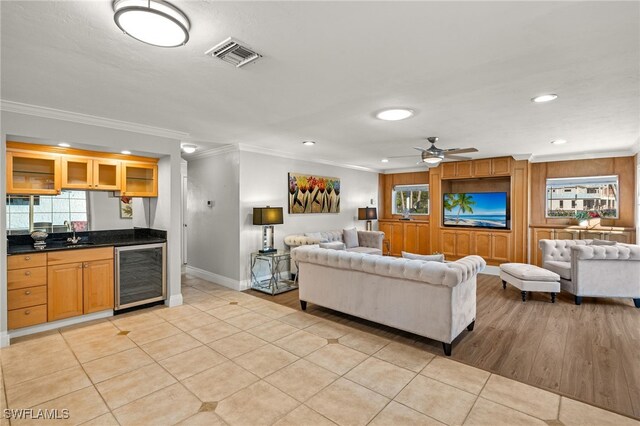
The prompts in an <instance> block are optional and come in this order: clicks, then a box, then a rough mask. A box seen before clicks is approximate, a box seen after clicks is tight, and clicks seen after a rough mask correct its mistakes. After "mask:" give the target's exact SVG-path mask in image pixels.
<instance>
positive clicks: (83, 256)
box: [47, 247, 113, 265]
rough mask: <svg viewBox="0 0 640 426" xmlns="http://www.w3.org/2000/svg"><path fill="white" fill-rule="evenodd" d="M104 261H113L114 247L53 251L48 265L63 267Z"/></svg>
mask: <svg viewBox="0 0 640 426" xmlns="http://www.w3.org/2000/svg"><path fill="white" fill-rule="evenodd" d="M102 259H113V247H100V248H92V249H71V250H62V251H52V252H50V253H49V257H48V259H47V263H48V264H49V265H63V264H65V263H76V262H91V261H92V260H102Z"/></svg>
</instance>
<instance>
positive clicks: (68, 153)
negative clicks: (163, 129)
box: [6, 142, 158, 197]
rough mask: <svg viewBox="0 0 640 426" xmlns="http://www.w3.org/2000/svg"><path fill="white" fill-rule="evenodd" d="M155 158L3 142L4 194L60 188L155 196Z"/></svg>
mask: <svg viewBox="0 0 640 426" xmlns="http://www.w3.org/2000/svg"><path fill="white" fill-rule="evenodd" d="M157 163H158V160H157V159H155V158H146V157H138V156H132V155H121V154H112V153H106V152H95V151H84V150H77V149H71V148H60V147H53V146H49V145H36V144H26V143H21V142H7V175H6V177H7V193H8V194H20V195H55V194H59V193H60V191H61V190H62V189H84V190H96V191H119V192H120V195H126V196H129V197H157V196H158V164H157Z"/></svg>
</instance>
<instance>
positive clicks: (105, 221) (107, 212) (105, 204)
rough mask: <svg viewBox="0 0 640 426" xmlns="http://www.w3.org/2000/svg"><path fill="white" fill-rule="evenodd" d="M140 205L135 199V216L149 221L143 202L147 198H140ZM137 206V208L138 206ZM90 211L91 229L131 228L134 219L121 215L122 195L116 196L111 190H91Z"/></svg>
mask: <svg viewBox="0 0 640 426" xmlns="http://www.w3.org/2000/svg"><path fill="white" fill-rule="evenodd" d="M138 200H139V202H140V205H137V206H136V205H135V204H138V203H136V202H135V201H134V206H133V216H134V217H139V218H140V220H144V222H145V224H146V222H147V220H146V218H145V211H144V206H143V205H142V203H144V202H148V200H147V199H138ZM136 207H137V208H136ZM89 213H90V215H91V217H90V222H91V230H92V231H104V230H109V229H131V228H133V222H134V219H133V218H132V219H122V218H121V217H120V197H118V196H114V195H113V192H110V191H90V192H89Z"/></svg>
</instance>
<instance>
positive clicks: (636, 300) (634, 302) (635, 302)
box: [633, 299, 640, 309]
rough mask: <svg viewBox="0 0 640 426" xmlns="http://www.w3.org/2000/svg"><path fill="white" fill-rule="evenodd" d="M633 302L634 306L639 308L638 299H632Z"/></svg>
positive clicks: (639, 300) (639, 302) (639, 301)
mask: <svg viewBox="0 0 640 426" xmlns="http://www.w3.org/2000/svg"><path fill="white" fill-rule="evenodd" d="M633 304H634V305H636V308H638V309H640V299H633Z"/></svg>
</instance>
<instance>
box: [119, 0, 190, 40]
mask: <svg viewBox="0 0 640 426" xmlns="http://www.w3.org/2000/svg"><path fill="white" fill-rule="evenodd" d="M113 11H114V12H115V14H114V15H113V20H114V21H115V22H116V25H117V26H118V28H120V29H121V30H122V31H123V32H124V33H125V34H127V35H128V36H131V37H133V38H135V39H136V40H138V41H141V42H143V43H147V44H151V45H153V46H159V47H178V46H182V45H184V44H186V43H187V41H189V28H190V26H191V25H190V24H189V19H188V18H187V17H186V16H185V14H184V13H182V11H181V10H180V9H178V8H177V7H175V6H173V5H172V4H170V3H167V2H166V1H163V0H116V1H114V2H113Z"/></svg>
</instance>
